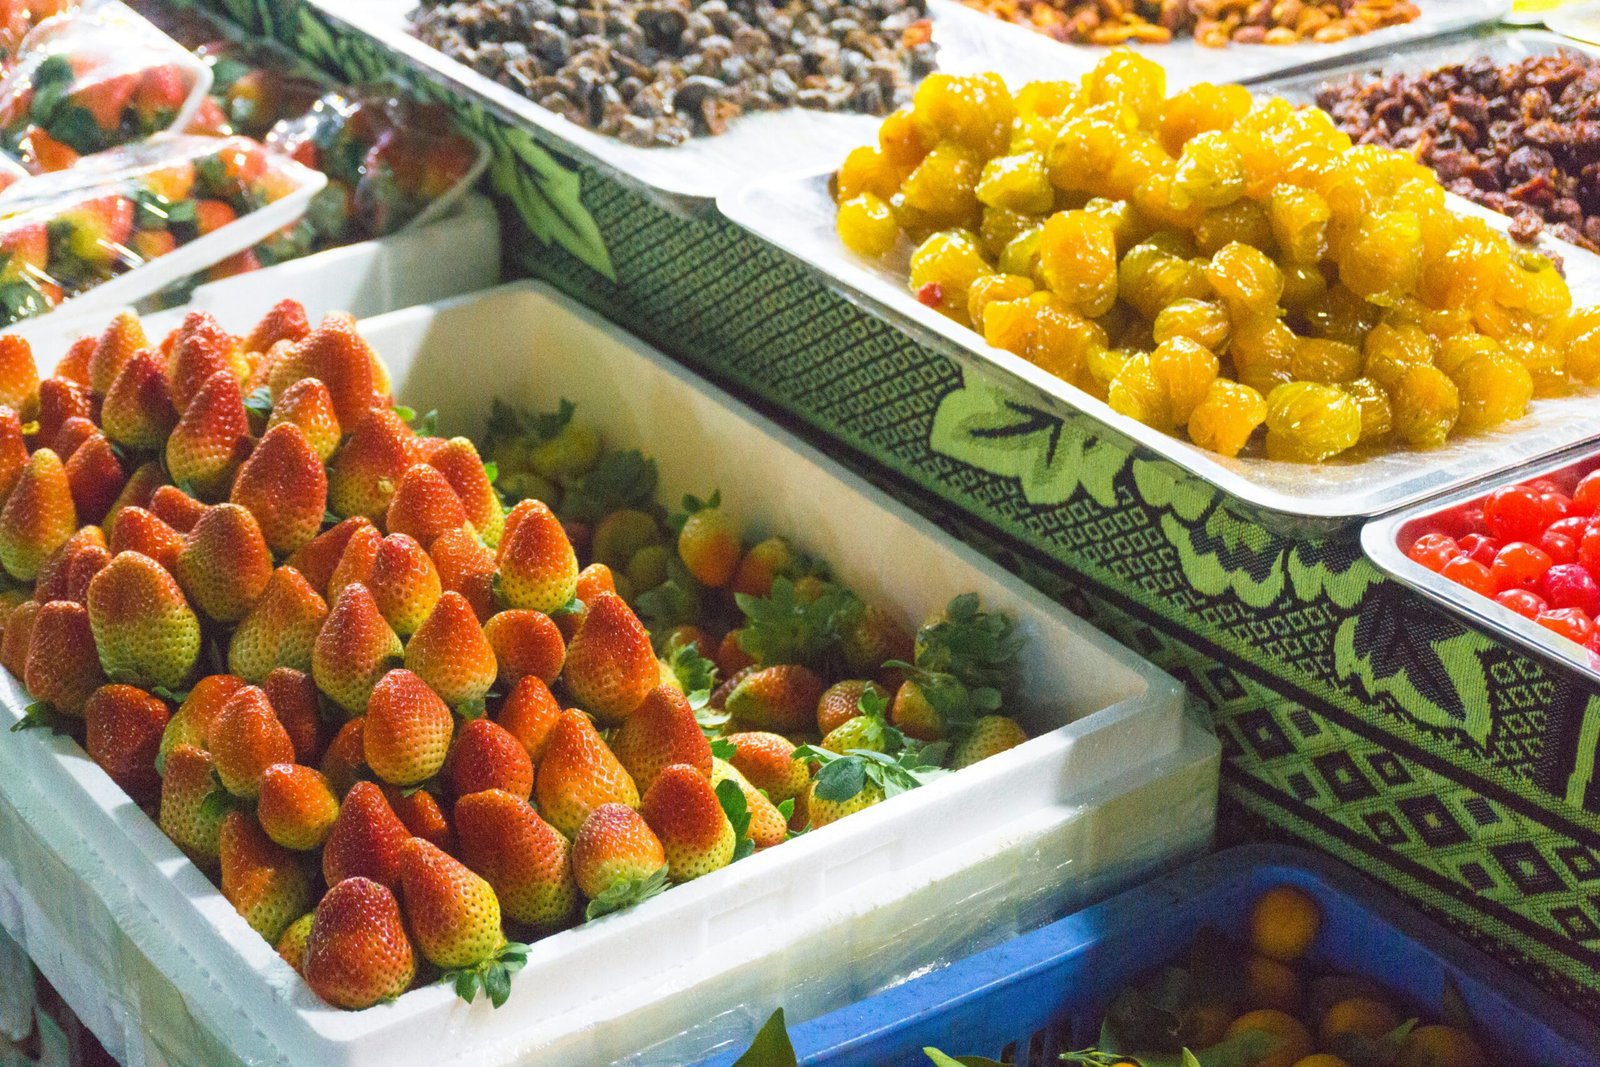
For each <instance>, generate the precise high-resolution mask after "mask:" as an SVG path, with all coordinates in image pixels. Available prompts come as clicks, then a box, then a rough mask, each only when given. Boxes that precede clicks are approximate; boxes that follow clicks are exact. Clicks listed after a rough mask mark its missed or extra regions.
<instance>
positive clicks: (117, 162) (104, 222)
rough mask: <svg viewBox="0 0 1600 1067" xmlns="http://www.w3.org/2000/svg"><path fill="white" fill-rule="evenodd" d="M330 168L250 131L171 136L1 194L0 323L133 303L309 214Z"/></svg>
mask: <svg viewBox="0 0 1600 1067" xmlns="http://www.w3.org/2000/svg"><path fill="white" fill-rule="evenodd" d="M324 182H325V179H324V178H323V176H322V175H320V174H318V173H316V172H314V171H310V170H307V169H306V168H304V167H301V166H299V165H298V164H296V163H294V162H292V161H291V160H288V159H285V158H283V157H282V156H279V155H277V154H275V153H272V152H269V151H267V150H266V149H265V148H263V147H262V146H261V145H259V144H257V143H256V142H254V141H250V140H248V139H246V138H242V137H233V138H226V139H216V138H202V137H177V138H162V139H158V140H154V141H149V142H146V143H144V144H140V145H134V146H129V147H128V148H125V149H119V150H118V151H116V152H109V153H102V154H101V155H99V156H97V157H95V158H94V159H92V160H86V161H85V162H84V164H83V165H81V166H79V167H75V168H73V170H71V171H70V172H67V173H64V174H60V175H52V176H50V177H48V178H40V179H30V180H28V181H26V182H19V183H17V184H15V185H13V186H11V188H9V189H8V190H6V191H5V192H4V193H3V194H0V323H12V322H16V321H17V320H19V319H24V318H28V317H31V316H34V315H38V314H42V313H43V312H46V311H49V310H51V309H53V308H55V307H57V306H58V305H60V304H62V303H64V302H66V301H69V300H70V301H74V302H75V303H76V305H77V306H78V307H79V308H80V309H84V310H87V309H88V308H90V307H104V306H107V305H110V304H117V303H128V302H132V301H134V300H137V299H139V298H140V297H142V296H145V295H147V294H149V293H152V292H155V291H156V290H158V289H160V288H161V287H162V286H163V285H166V284H168V283H170V282H172V281H175V280H176V279H178V278H182V277H184V276H186V275H189V274H192V273H194V272H196V271H197V270H200V269H203V268H206V267H208V266H209V265H211V264H213V263H216V262H219V261H222V260H225V259H227V258H228V257H230V256H233V255H236V254H238V253H240V252H241V251H243V250H246V249H248V248H249V247H250V246H251V245H252V244H254V243H255V242H257V241H259V240H261V238H262V237H264V236H266V235H267V234H269V233H272V232H274V231H276V230H279V229H281V228H282V227H283V226H285V225H288V224H289V223H291V222H293V221H294V220H295V219H296V218H298V217H299V216H300V215H301V214H303V213H304V212H305V210H306V206H307V204H308V203H309V202H310V200H311V197H312V196H313V195H314V194H315V193H316V192H317V190H318V189H320V188H321V187H322V186H323V184H324Z"/></svg>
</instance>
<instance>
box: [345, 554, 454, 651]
mask: <svg viewBox="0 0 1600 1067" xmlns="http://www.w3.org/2000/svg"><path fill="white" fill-rule="evenodd" d="M362 580H363V581H365V582H366V583H367V587H368V588H369V589H371V590H372V597H373V599H374V600H376V601H377V602H378V610H379V611H381V612H382V613H383V617H384V618H385V619H387V620H388V621H389V625H390V626H392V627H394V632H395V633H397V634H399V635H400V636H401V637H409V636H411V635H412V634H414V633H416V632H417V629H418V627H420V626H421V625H422V624H423V622H425V621H426V620H427V618H428V616H429V615H430V614H432V612H433V609H434V605H436V604H438V603H439V597H440V595H441V594H442V593H443V589H442V588H441V587H440V583H439V572H438V570H437V569H436V568H435V567H434V565H433V560H432V559H430V558H428V554H427V553H426V552H424V551H423V550H422V546H421V545H420V544H418V543H417V542H416V540H415V539H413V538H410V537H407V536H406V535H405V534H403V533H391V534H390V535H389V536H388V537H385V538H383V539H382V540H381V541H379V542H378V545H377V547H376V549H375V550H374V552H373V556H372V566H371V568H370V570H369V571H368V572H367V576H366V577H365V578H364V579H362Z"/></svg>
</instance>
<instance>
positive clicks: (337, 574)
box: [328, 523, 383, 600]
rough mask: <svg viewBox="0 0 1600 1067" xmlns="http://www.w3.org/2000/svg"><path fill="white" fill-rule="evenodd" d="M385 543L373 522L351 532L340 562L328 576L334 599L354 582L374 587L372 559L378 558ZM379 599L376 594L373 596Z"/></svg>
mask: <svg viewBox="0 0 1600 1067" xmlns="http://www.w3.org/2000/svg"><path fill="white" fill-rule="evenodd" d="M382 543H383V534H381V533H379V532H378V528H377V527H376V526H374V525H372V524H371V523H367V524H366V525H365V526H363V527H361V528H360V529H357V530H354V531H352V532H351V534H350V538H349V540H347V541H346V542H345V545H344V551H343V552H341V553H340V554H339V562H338V564H337V565H336V566H335V567H334V568H333V573H332V574H330V575H329V576H328V596H329V597H330V598H332V599H334V600H337V599H339V594H340V593H342V592H344V587H345V586H347V585H350V584H351V583H353V582H360V583H361V584H362V585H364V586H366V587H367V588H368V589H371V588H372V581H371V579H372V561H373V560H375V559H377V558H378V546H379V545H381V544H382ZM373 599H374V600H376V599H377V597H376V596H374V597H373Z"/></svg>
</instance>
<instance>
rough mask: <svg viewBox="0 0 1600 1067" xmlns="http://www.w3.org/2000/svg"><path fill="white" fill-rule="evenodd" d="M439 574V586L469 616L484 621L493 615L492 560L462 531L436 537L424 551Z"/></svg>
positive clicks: (469, 535)
mask: <svg viewBox="0 0 1600 1067" xmlns="http://www.w3.org/2000/svg"><path fill="white" fill-rule="evenodd" d="M428 554H429V555H430V556H432V557H433V564H434V566H435V567H436V568H437V569H438V571H439V584H440V585H441V586H442V587H443V588H444V589H447V590H450V591H452V592H456V593H460V594H461V595H462V596H464V597H466V598H467V603H469V604H471V605H472V612H473V614H474V615H476V616H477V617H478V618H479V619H480V620H484V621H487V620H488V619H489V617H490V615H491V614H493V612H494V571H495V564H494V556H493V554H491V553H490V552H489V550H488V549H487V548H485V547H483V542H481V541H479V540H478V538H477V536H476V535H474V534H473V533H472V532H471V531H470V530H468V529H466V528H465V527H463V528H462V529H459V530H451V531H449V532H447V533H443V534H440V535H439V536H438V537H437V538H435V539H434V542H433V544H432V545H430V546H429V548H428Z"/></svg>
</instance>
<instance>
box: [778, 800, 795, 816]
mask: <svg viewBox="0 0 1600 1067" xmlns="http://www.w3.org/2000/svg"><path fill="white" fill-rule="evenodd" d="M778 814H779V815H782V816H783V821H784V822H788V821H789V820H790V819H791V818H793V817H794V797H790V798H789V799H788V800H783V801H779V803H778Z"/></svg>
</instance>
